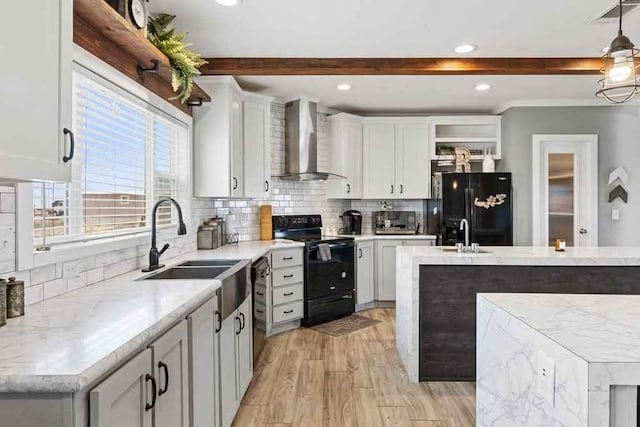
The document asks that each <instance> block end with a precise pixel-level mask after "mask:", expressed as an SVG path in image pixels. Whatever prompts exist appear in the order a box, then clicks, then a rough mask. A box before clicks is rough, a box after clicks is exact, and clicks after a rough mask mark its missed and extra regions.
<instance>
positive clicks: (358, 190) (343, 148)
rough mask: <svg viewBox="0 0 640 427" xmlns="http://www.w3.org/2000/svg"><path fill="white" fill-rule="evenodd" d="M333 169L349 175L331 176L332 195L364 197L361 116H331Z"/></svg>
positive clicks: (331, 163) (330, 168)
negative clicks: (332, 177)
mask: <svg viewBox="0 0 640 427" xmlns="http://www.w3.org/2000/svg"><path fill="white" fill-rule="evenodd" d="M329 172H332V173H335V174H337V175H341V176H344V177H345V178H346V179H330V180H329V182H328V183H327V196H328V197H329V198H335V199H360V198H362V118H361V117H358V116H353V115H351V114H344V113H341V114H335V115H333V116H330V117H329Z"/></svg>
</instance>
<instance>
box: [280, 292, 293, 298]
mask: <svg viewBox="0 0 640 427" xmlns="http://www.w3.org/2000/svg"><path fill="white" fill-rule="evenodd" d="M291 295H293V292H286V293H284V294H282V296H283V297H290V296H291Z"/></svg>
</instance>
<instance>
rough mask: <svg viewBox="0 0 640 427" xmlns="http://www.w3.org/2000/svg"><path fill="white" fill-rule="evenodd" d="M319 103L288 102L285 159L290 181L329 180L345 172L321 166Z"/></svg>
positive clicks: (286, 174) (305, 100)
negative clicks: (319, 154) (319, 161)
mask: <svg viewBox="0 0 640 427" xmlns="http://www.w3.org/2000/svg"><path fill="white" fill-rule="evenodd" d="M317 130H318V104H317V103H315V102H312V101H309V100H307V99H298V100H296V101H292V102H288V103H287V104H286V105H285V138H284V139H285V162H284V168H285V169H284V175H282V176H280V179H284V180H287V181H326V180H327V179H329V178H332V177H335V178H343V179H344V177H343V176H340V175H336V174H332V173H329V172H321V171H319V170H318V133H317Z"/></svg>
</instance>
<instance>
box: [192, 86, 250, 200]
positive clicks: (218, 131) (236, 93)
mask: <svg viewBox="0 0 640 427" xmlns="http://www.w3.org/2000/svg"><path fill="white" fill-rule="evenodd" d="M198 84H199V85H200V86H201V87H202V88H203V89H204V90H205V91H206V92H207V93H209V94H211V97H212V102H210V103H207V104H204V105H203V106H202V107H198V108H196V109H194V141H193V159H194V161H193V167H194V180H193V182H194V195H195V196H196V197H243V196H244V174H243V169H244V157H243V155H244V149H243V143H242V131H243V119H242V110H243V106H242V91H241V89H240V87H239V86H238V84H237V83H236V82H235V80H234V79H233V78H232V77H226V76H225V77H202V78H200V79H198Z"/></svg>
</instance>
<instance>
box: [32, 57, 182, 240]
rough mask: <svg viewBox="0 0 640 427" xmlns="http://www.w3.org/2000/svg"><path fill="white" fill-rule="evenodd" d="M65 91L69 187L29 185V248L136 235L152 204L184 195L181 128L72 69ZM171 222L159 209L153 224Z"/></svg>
mask: <svg viewBox="0 0 640 427" xmlns="http://www.w3.org/2000/svg"><path fill="white" fill-rule="evenodd" d="M73 86H74V94H73V97H74V99H73V127H74V131H75V134H76V157H75V159H74V160H73V163H72V182H71V183H70V184H61V183H41V184H36V185H34V186H33V202H34V228H33V229H34V238H35V240H36V243H37V244H40V243H42V240H43V236H46V239H45V240H46V243H51V242H54V243H55V242H59V241H65V242H66V241H73V240H85V239H89V238H96V237H105V236H111V235H114V234H123V233H131V232H136V231H141V229H145V228H146V227H148V226H150V221H149V216H150V213H151V209H152V207H153V204H154V203H155V202H156V201H157V200H158V199H160V198H162V197H173V198H176V199H178V200H179V201H180V199H184V198H185V197H188V194H187V193H186V192H185V191H183V192H182V193H183V194H179V188H183V189H184V188H185V187H187V186H186V185H179V184H180V179H181V178H182V177H184V175H185V173H186V170H187V168H186V165H185V162H186V159H187V155H188V128H187V126H186V125H184V124H183V123H181V122H179V121H178V120H176V119H173V118H171V117H169V116H168V115H166V114H164V113H162V112H160V111H159V110H157V109H155V108H154V107H153V106H151V105H149V104H147V103H145V102H143V101H142V100H140V99H138V98H135V97H134V96H132V95H130V94H128V93H127V92H125V91H123V90H121V89H119V88H117V87H116V86H114V85H112V84H111V83H109V82H107V81H105V80H102V79H101V78H100V77H98V76H96V75H94V74H92V73H90V72H88V71H87V70H84V69H79V67H78V69H76V70H75V71H74V74H73ZM175 222H176V218H175V214H174V211H173V209H172V208H171V206H169V205H166V206H162V207H161V208H160V209H159V211H158V224H159V225H167V224H172V223H175Z"/></svg>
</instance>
